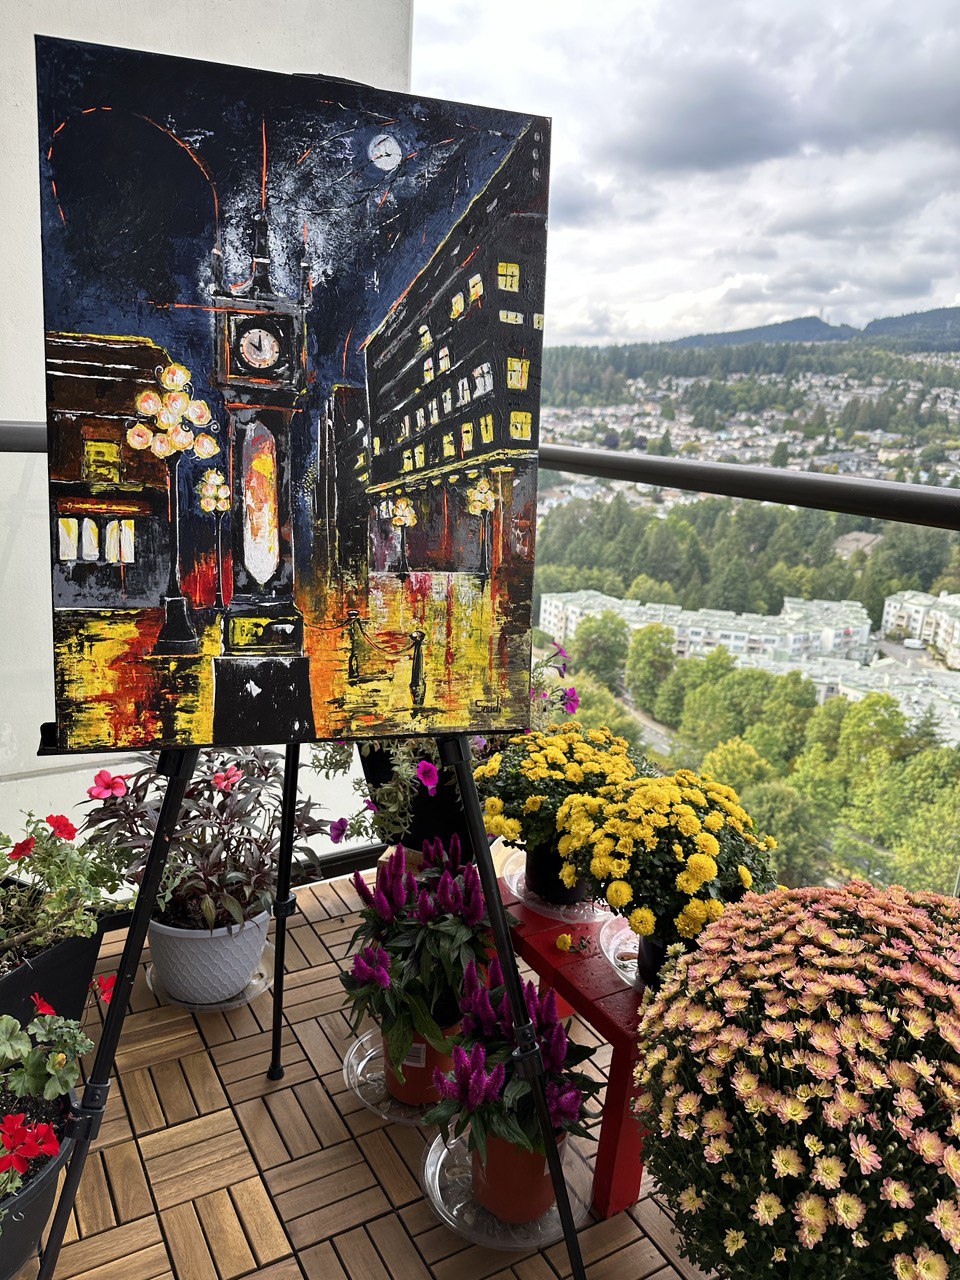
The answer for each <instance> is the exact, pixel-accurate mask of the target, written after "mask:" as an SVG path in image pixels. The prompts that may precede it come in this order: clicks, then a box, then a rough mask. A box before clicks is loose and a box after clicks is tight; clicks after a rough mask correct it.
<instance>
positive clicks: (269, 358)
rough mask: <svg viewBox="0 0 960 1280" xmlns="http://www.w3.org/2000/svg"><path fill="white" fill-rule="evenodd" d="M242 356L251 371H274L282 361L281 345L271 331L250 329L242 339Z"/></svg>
mask: <svg viewBox="0 0 960 1280" xmlns="http://www.w3.org/2000/svg"><path fill="white" fill-rule="evenodd" d="M240 354H241V355H242V356H243V358H244V360H245V361H246V362H247V364H248V365H249V366H250V367H251V369H272V368H273V366H274V365H275V364H276V363H277V361H278V360H279V359H280V343H279V342H278V341H277V338H276V335H275V334H273V333H271V332H270V330H269V329H248V330H247V331H246V333H245V334H244V335H243V337H242V338H241V339H240Z"/></svg>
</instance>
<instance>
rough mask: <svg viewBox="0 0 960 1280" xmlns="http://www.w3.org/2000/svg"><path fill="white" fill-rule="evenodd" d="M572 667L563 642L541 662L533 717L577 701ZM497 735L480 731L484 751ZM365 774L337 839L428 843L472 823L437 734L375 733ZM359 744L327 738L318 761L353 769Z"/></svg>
mask: <svg viewBox="0 0 960 1280" xmlns="http://www.w3.org/2000/svg"><path fill="white" fill-rule="evenodd" d="M565 672H566V654H565V652H564V651H563V649H561V648H559V647H556V648H555V649H554V651H553V652H552V653H550V654H549V655H548V656H546V657H544V658H541V659H540V660H538V661H537V662H535V663H534V664H533V667H532V669H531V676H530V705H531V721H532V723H533V724H535V725H542V724H545V723H547V721H550V720H553V719H555V718H556V716H557V715H560V714H570V713H571V712H573V711H575V710H576V707H577V691H576V689H574V688H572V687H571V688H564V687H563V686H561V685H560V683H559V680H560V678H561V677H562V676H563V675H564V673H565ZM496 741H497V739H490V740H488V739H486V738H482V737H475V738H473V740H472V742H473V749H474V751H475V752H477V753H478V754H480V755H483V754H485V753H487V752H489V751H491V750H495V749H496ZM358 751H359V756H360V765H361V768H362V769H363V778H362V779H361V778H358V779H357V780H356V782H355V784H354V785H355V787H356V789H357V791H358V793H359V794H360V797H361V801H360V804H359V805H358V807H357V809H356V810H355V811H354V812H353V813H352V814H351V815H349V816H346V817H342V818H338V819H337V820H336V821H335V822H334V823H332V824H331V839H332V840H333V841H334V843H339V841H340V840H342V839H344V838H345V837H352V838H366V839H370V838H376V839H378V840H382V841H383V842H384V844H388V845H390V844H397V843H399V842H401V841H402V842H403V845H404V847H405V848H407V849H422V848H423V846H424V843H425V842H426V841H427V840H434V839H439V840H443V841H444V842H445V843H446V842H448V841H449V840H450V839H451V838H452V837H453V836H454V835H457V836H458V837H459V836H460V835H461V834H462V833H463V831H464V818H463V805H462V803H461V800H460V792H459V789H458V787H457V783H456V779H455V778H454V777H453V776H452V774H449V773H445V772H444V770H442V769H441V768H440V759H439V755H438V753H437V744H436V740H435V739H434V738H416V737H412V738H384V739H382V740H381V739H371V741H369V742H363V743H360V744H359V746H358ZM353 753H354V748H353V744H352V743H347V742H320V743H317V745H316V747H315V748H314V752H313V759H312V765H313V768H314V769H315V770H316V771H317V772H318V773H320V774H322V775H323V776H324V777H325V778H330V777H333V776H335V775H337V774H343V773H347V772H349V770H350V768H351V765H352V764H353V758H354V754H353Z"/></svg>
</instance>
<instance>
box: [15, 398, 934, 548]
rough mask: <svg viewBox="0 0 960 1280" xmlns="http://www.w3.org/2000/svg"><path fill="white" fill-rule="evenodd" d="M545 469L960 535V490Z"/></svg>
mask: <svg viewBox="0 0 960 1280" xmlns="http://www.w3.org/2000/svg"><path fill="white" fill-rule="evenodd" d="M46 449H47V429H46V425H45V424H44V423H42V422H9V421H8V422H0V453H46ZM540 465H541V467H549V468H551V469H552V470H554V471H567V472H572V473H573V474H575V475H582V476H597V477H599V478H601V479H605V480H627V481H631V482H633V483H634V484H648V485H655V486H657V487H659V488H671V489H685V490H687V491H689V492H692V493H712V494H717V495H719V496H721V497H727V498H750V499H753V500H754V501H757V502H776V503H780V504H783V505H786V506H793V507H813V508H815V509H817V510H820V511H843V512H846V513H847V514H848V515H854V516H871V517H873V518H874V519H875V520H895V521H898V522H900V523H902V524H919V525H927V526H929V527H931V528H938V529H954V530H960V489H947V488H944V487H942V486H938V485H923V484H900V483H897V482H896V481H893V480H865V479H862V478H861V477H859V476H838V475H824V474H823V473H821V472H812V471H788V470H786V469H783V470H781V469H779V468H776V467H745V466H740V465H738V464H737V463H732V462H697V461H695V460H692V459H690V458H662V457H656V456H651V455H649V454H643V453H615V452H613V451H612V450H608V449H581V448H579V447H575V446H570V445H560V444H541V446H540Z"/></svg>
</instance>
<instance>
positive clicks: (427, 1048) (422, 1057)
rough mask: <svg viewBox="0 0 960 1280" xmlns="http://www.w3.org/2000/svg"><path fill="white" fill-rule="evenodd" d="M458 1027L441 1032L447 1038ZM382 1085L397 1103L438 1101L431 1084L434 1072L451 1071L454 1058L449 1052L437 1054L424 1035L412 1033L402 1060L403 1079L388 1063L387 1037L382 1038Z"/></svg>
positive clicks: (437, 1095) (419, 1103)
mask: <svg viewBox="0 0 960 1280" xmlns="http://www.w3.org/2000/svg"><path fill="white" fill-rule="evenodd" d="M459 1030H460V1027H459V1024H458V1025H457V1026H455V1027H450V1028H449V1029H448V1030H446V1031H444V1033H443V1034H444V1035H445V1036H446V1037H448V1038H450V1037H452V1036H455V1035H456V1033H457V1032H458V1031H459ZM383 1063H384V1068H385V1072H384V1084H385V1085H386V1089H387V1093H389V1094H390V1096H391V1098H396V1099H397V1101H398V1102H406V1103H408V1104H409V1105H410V1106H414V1107H419V1106H424V1105H425V1104H426V1103H430V1102H439V1101H440V1095H439V1094H438V1093H437V1090H436V1088H435V1087H434V1083H433V1073H434V1071H436V1070H440V1071H442V1072H447V1071H452V1070H453V1057H452V1055H451V1054H449V1053H438V1052H437V1050H436V1049H434V1048H433V1046H432V1045H429V1044H427V1042H426V1040H424V1038H423V1036H420V1035H417V1034H414V1037H413V1044H412V1045H411V1046H410V1052H409V1053H408V1054H407V1056H406V1058H405V1059H404V1061H403V1080H401V1079H400V1077H399V1076H398V1075H397V1073H396V1072H395V1071H394V1069H393V1067H392V1066H391V1065H390V1054H389V1052H388V1050H387V1039H386V1036H384V1037H383Z"/></svg>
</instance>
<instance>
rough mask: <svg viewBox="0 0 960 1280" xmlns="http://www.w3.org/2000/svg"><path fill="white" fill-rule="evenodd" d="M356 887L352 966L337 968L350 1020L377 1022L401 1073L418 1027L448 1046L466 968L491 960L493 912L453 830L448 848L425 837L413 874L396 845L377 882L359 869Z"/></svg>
mask: <svg viewBox="0 0 960 1280" xmlns="http://www.w3.org/2000/svg"><path fill="white" fill-rule="evenodd" d="M353 886H354V888H355V889H356V891H357V893H358V894H359V895H360V900H361V902H362V904H363V905H362V907H361V910H360V917H361V919H360V924H359V925H358V926H357V929H356V932H355V933H354V935H353V939H352V941H351V944H350V949H351V951H353V952H354V956H353V964H352V968H351V970H350V972H349V973H343V974H341V975H340V981H341V982H342V983H343V986H344V989H345V991H346V993H347V999H348V1002H349V1006H350V1023H351V1026H352V1027H353V1029H354V1031H358V1030H359V1028H360V1024H361V1023H362V1022H363V1019H364V1018H365V1017H367V1016H369V1017H371V1018H373V1019H374V1020H375V1021H376V1022H378V1023H379V1024H380V1027H381V1030H382V1031H383V1034H384V1038H385V1042H386V1047H387V1053H388V1055H389V1057H390V1062H391V1065H392V1066H393V1069H394V1071H395V1072H396V1074H397V1075H398V1076H399V1077H400V1078H401V1080H402V1079H403V1072H402V1063H403V1061H404V1059H405V1058H406V1056H407V1054H408V1053H409V1051H410V1046H411V1044H412V1043H413V1037H414V1034H415V1033H416V1034H419V1035H421V1036H422V1037H423V1038H424V1039H425V1040H426V1041H427V1043H428V1044H430V1045H432V1046H433V1048H434V1049H436V1050H437V1051H438V1052H440V1053H449V1052H450V1048H451V1044H452V1041H451V1040H450V1039H449V1037H448V1036H446V1035H445V1034H444V1033H445V1030H447V1029H449V1028H450V1027H451V1026H453V1025H454V1024H455V1023H456V1022H458V1021H459V1004H460V999H461V997H462V995H463V992H464V984H465V975H466V972H467V969H468V968H469V967H470V966H471V965H472V966H474V968H475V966H476V965H477V964H485V963H486V958H487V953H488V948H489V929H490V919H489V917H488V915H487V908H486V903H485V902H484V898H483V889H482V888H481V885H480V876H479V874H478V873H477V868H476V867H475V866H474V865H473V863H471V862H463V861H462V860H461V850H460V841H459V839H458V838H457V836H456V835H454V836H453V837H452V838H451V840H450V845H449V849H445V848H444V846H443V843H442V841H440V840H434V841H427V843H426V845H425V847H424V852H423V868H422V870H421V871H420V872H418V873H417V874H416V875H414V874H413V872H411V871H409V870H408V869H407V865H406V856H405V854H404V850H403V847H402V845H398V846H397V848H396V849H395V851H394V852H393V854H392V855H391V856H390V858H389V859H388V861H387V862H386V863H385V864H384V865H383V866H382V867H381V868H380V872H379V874H378V876H377V879H376V883H375V884H374V885H373V886H372V887H371V886H370V885H368V884H367V883H366V881H365V880H364V879H363V877H362V876H361V875H360V874H359V872H356V873H355V874H354V877H353Z"/></svg>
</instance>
